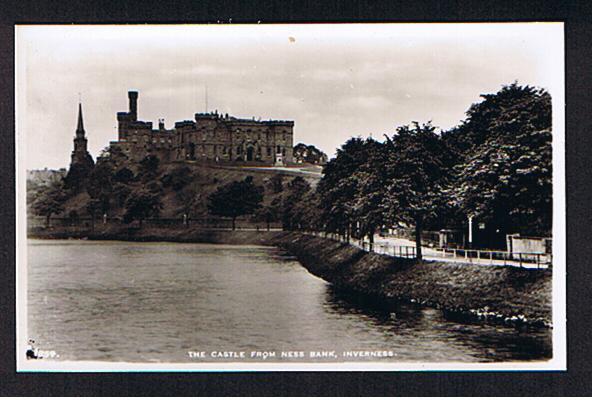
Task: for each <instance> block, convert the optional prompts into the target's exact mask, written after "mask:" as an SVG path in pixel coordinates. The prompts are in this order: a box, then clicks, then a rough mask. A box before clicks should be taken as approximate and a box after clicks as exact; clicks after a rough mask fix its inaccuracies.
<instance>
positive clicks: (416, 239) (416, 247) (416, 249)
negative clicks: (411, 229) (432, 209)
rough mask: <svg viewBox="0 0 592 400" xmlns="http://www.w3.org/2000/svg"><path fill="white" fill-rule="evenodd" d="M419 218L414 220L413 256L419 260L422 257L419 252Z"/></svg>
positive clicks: (420, 227)
mask: <svg viewBox="0 0 592 400" xmlns="http://www.w3.org/2000/svg"><path fill="white" fill-rule="evenodd" d="M421 229H422V226H421V220H419V219H417V220H415V258H416V259H418V260H421V259H422V258H423V256H422V254H421Z"/></svg>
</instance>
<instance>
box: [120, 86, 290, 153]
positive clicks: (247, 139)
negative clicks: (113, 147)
mask: <svg viewBox="0 0 592 400" xmlns="http://www.w3.org/2000/svg"><path fill="white" fill-rule="evenodd" d="M128 98H129V110H128V111H127V112H119V113H117V122H118V138H119V141H118V142H119V147H120V148H122V150H123V151H125V152H126V153H127V155H128V157H129V158H130V159H133V160H141V159H142V158H144V157H146V156H147V155H149V154H154V155H157V156H158V157H159V158H161V160H163V161H165V162H166V161H211V162H220V163H224V162H231V163H248V164H254V165H257V164H261V165H272V164H278V163H279V164H289V163H292V162H293V160H292V156H293V154H292V153H293V152H292V149H293V136H294V133H293V128H294V121H287V120H266V121H261V120H259V119H257V120H256V119H255V118H254V117H253V118H252V119H246V118H236V117H233V116H230V115H228V114H219V113H218V111H214V112H207V113H196V114H194V120H185V121H178V122H175V124H174V128H173V129H166V128H165V126H164V120H159V124H158V129H153V127H152V122H145V121H138V119H137V115H138V103H137V100H138V92H135V91H134V92H129V93H128Z"/></svg>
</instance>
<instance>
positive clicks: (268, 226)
mask: <svg viewBox="0 0 592 400" xmlns="http://www.w3.org/2000/svg"><path fill="white" fill-rule="evenodd" d="M270 228H271V227H270V224H269V220H267V232H269V231H270Z"/></svg>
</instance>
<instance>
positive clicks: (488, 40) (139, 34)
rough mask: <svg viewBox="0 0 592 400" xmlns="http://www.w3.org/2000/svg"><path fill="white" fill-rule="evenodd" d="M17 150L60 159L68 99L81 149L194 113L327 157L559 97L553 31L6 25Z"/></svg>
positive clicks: (30, 164)
mask: <svg viewBox="0 0 592 400" xmlns="http://www.w3.org/2000/svg"><path fill="white" fill-rule="evenodd" d="M16 29H17V35H16V36H17V39H16V41H17V43H16V49H17V57H16V59H17V66H16V70H17V79H16V93H17V135H18V139H19V142H18V151H20V152H21V157H22V158H21V159H22V160H23V161H24V167H25V168H27V169H37V168H43V167H48V168H60V167H66V166H68V164H69V159H70V152H71V151H72V146H73V143H72V139H73V137H74V132H75V130H76V117H77V115H76V113H77V107H78V98H79V93H81V97H82V106H83V114H84V124H85V129H86V133H87V137H88V139H89V150H90V152H91V154H92V155H93V157H96V155H97V154H98V153H99V151H100V150H101V149H102V148H104V147H105V146H107V145H108V143H109V141H110V140H116V138H117V129H116V123H117V121H116V113H117V112H118V111H127V106H128V100H127V91H128V90H130V89H135V90H138V91H139V100H138V114H139V115H138V117H139V119H142V120H147V121H153V122H154V125H155V126H157V120H158V118H165V123H166V126H167V128H170V127H171V126H172V125H173V124H174V122H175V121H180V120H185V119H193V115H194V113H196V112H203V111H204V109H205V96H204V93H205V86H206V85H207V87H208V104H209V110H210V111H212V110H214V109H217V110H218V111H219V112H221V113H229V114H231V115H234V116H237V117H246V118H250V117H251V116H255V117H261V118H262V119H269V118H272V119H290V120H294V121H295V126H294V133H295V138H294V144H296V143H298V142H304V143H307V144H314V145H315V146H317V147H319V148H321V149H322V150H324V151H325V152H326V153H328V154H329V155H330V156H331V155H333V153H334V151H335V149H336V148H337V147H339V146H340V145H341V144H342V143H343V142H344V141H346V140H347V139H348V138H349V137H352V136H364V137H365V136H368V135H369V134H372V135H373V136H374V137H375V138H382V137H383V134H385V133H386V134H392V133H393V132H394V130H395V128H396V127H397V126H400V125H403V124H408V123H410V122H411V121H414V120H417V121H422V122H423V121H428V120H432V122H433V124H434V125H436V126H438V127H440V128H442V129H447V128H450V127H452V126H455V125H457V124H458V123H459V122H460V121H461V120H462V119H463V118H464V113H465V111H466V110H467V109H468V107H469V106H470V105H471V104H472V103H474V102H477V101H479V95H480V94H482V93H493V92H496V91H497V90H499V89H500V88H501V86H502V85H503V84H509V83H511V82H513V81H514V80H518V82H519V83H520V84H529V85H534V86H538V87H544V88H546V89H547V90H549V91H550V92H551V94H552V95H553V94H554V93H560V92H561V90H562V82H563V77H562V76H560V75H559V74H561V71H562V67H561V66H562V64H563V53H562V51H563V34H562V32H563V26H562V24H559V23H528V24H357V25H351V24H343V25H335V24H324V25H176V26H174V25H152V26H149V25H130V26H124V25H110V26H109V25H101V26H92V25H86V26H74V25H67V26H66V25H64V26H60V25H54V26H43V25H37V26H18V27H17V28H16Z"/></svg>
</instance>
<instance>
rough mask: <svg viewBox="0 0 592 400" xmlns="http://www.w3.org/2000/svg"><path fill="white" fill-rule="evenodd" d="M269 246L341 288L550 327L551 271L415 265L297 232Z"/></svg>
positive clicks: (483, 317)
mask: <svg viewBox="0 0 592 400" xmlns="http://www.w3.org/2000/svg"><path fill="white" fill-rule="evenodd" d="M271 242H272V244H274V245H276V246H279V247H281V248H284V249H286V250H287V251H289V252H290V253H292V254H293V255H295V256H296V257H297V258H298V260H299V261H300V262H301V264H302V265H304V267H305V268H306V269H307V270H308V271H310V272H311V273H312V274H314V275H316V276H318V277H320V278H322V279H324V280H326V281H327V282H330V283H332V284H333V285H335V286H336V287H338V288H341V289H344V290H349V291H352V292H357V293H361V294H364V295H370V296H375V297H379V298H384V299H392V300H398V301H407V302H413V303H419V304H425V305H428V306H431V307H436V308H439V309H442V310H444V311H445V312H447V313H451V314H455V315H462V316H466V317H470V318H475V319H480V320H489V321H495V322H502V323H508V324H522V325H537V326H552V295H551V294H552V292H551V290H552V285H551V281H552V271H551V270H527V269H521V268H508V267H497V266H484V265H473V264H457V263H446V262H431V261H423V262H417V261H415V260H408V259H400V258H393V257H389V256H385V255H379V254H373V253H367V252H365V251H363V250H361V249H359V248H356V247H354V246H349V245H346V244H343V243H339V242H336V241H333V240H329V239H323V238H318V237H315V236H308V235H303V234H300V233H284V234H283V235H276V236H275V237H274V238H273V239H272V240H271Z"/></svg>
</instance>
